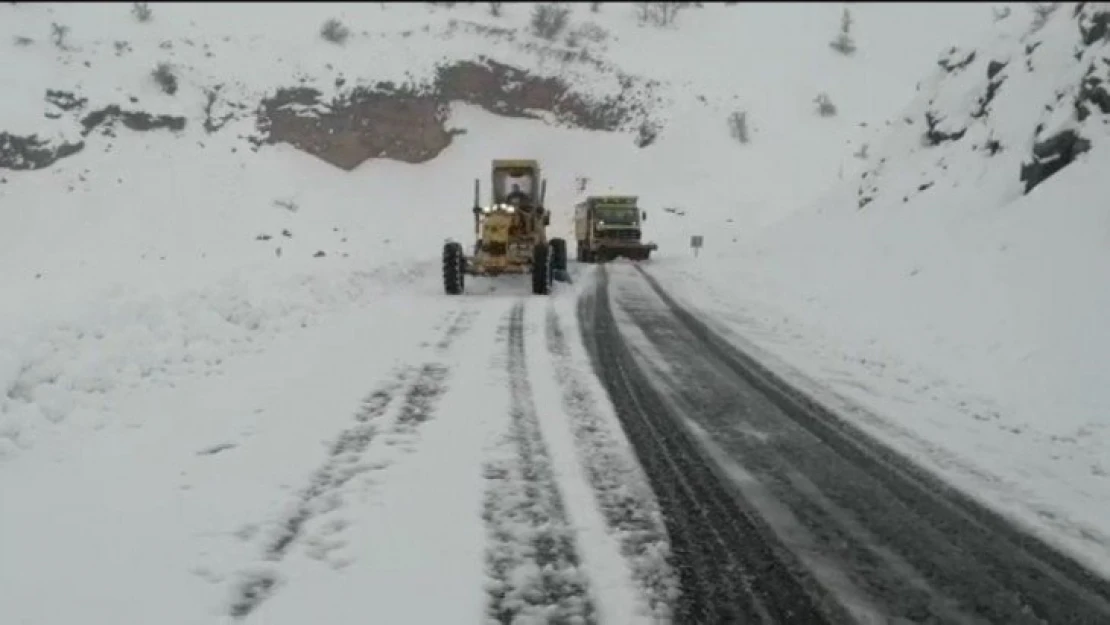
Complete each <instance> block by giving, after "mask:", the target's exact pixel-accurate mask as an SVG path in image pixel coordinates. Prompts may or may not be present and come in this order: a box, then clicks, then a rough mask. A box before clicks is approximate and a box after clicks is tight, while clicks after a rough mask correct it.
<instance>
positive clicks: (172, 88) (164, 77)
mask: <svg viewBox="0 0 1110 625" xmlns="http://www.w3.org/2000/svg"><path fill="white" fill-rule="evenodd" d="M150 76H151V78H153V79H154V82H156V83H158V86H159V87H161V88H162V91H164V92H165V93H167V94H168V95H173V94H175V93H177V74H175V73H174V71H173V66H172V65H170V64H169V63H159V64H158V66H157V67H155V68H154V71H152V72H151V73H150Z"/></svg>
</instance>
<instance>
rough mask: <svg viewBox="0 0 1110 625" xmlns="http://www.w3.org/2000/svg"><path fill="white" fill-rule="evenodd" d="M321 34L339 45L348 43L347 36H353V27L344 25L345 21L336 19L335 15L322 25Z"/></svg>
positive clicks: (326, 39) (325, 38)
mask: <svg viewBox="0 0 1110 625" xmlns="http://www.w3.org/2000/svg"><path fill="white" fill-rule="evenodd" d="M320 36H321V37H323V38H324V40H325V41H330V42H332V43H334V44H337V45H343V44H344V43H347V38H348V37H350V36H351V29H349V28H347V27H346V26H344V25H343V22H340V21H339V20H337V19H335V18H334V17H333V18H331V19H330V20H328V21H326V22H324V25H323V26H321V27H320Z"/></svg>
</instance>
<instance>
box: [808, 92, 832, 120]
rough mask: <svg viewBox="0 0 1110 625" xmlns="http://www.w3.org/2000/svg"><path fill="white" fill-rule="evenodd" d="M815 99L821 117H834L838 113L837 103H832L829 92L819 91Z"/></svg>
mask: <svg viewBox="0 0 1110 625" xmlns="http://www.w3.org/2000/svg"><path fill="white" fill-rule="evenodd" d="M813 101H814V103H816V104H817V114H818V115H820V116H821V117H832V116H834V115H836V105H835V104H833V103H832V99H830V98H829V94H827V93H818V94H817V97H816V98H814V99H813Z"/></svg>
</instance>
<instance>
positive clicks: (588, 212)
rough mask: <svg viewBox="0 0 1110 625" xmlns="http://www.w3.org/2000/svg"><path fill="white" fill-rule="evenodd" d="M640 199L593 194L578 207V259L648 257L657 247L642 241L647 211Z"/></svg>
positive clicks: (639, 258) (576, 226)
mask: <svg viewBox="0 0 1110 625" xmlns="http://www.w3.org/2000/svg"><path fill="white" fill-rule="evenodd" d="M638 200H639V198H637V197H636V196H631V195H607V196H590V197H588V198H586V200H585V201H584V202H580V203H579V204H578V205H577V206H575V214H574V225H575V236H576V238H577V240H578V260H579V261H582V262H594V261H596V260H611V259H613V258H617V257H620V256H623V257H626V258H630V259H633V260H646V259H647V258H648V256H649V255H650V253H651V251H652V250H654V249H656V246H655V244H654V243H646V244H645V243H643V241H642V223H643V221H644V220H645V219H646V218H647V214H646V213H645V212H644V211H642V210H641V209H640V207H639V204H638Z"/></svg>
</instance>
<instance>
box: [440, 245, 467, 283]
mask: <svg viewBox="0 0 1110 625" xmlns="http://www.w3.org/2000/svg"><path fill="white" fill-rule="evenodd" d="M465 288H466V256H465V255H464V254H463V248H462V244H460V243H457V242H450V243H445V244H444V245H443V291H444V292H445V293H447V294H448V295H460V294H461V293H462V292H463V289H465Z"/></svg>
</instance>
